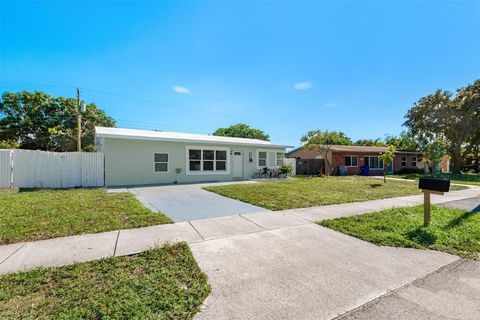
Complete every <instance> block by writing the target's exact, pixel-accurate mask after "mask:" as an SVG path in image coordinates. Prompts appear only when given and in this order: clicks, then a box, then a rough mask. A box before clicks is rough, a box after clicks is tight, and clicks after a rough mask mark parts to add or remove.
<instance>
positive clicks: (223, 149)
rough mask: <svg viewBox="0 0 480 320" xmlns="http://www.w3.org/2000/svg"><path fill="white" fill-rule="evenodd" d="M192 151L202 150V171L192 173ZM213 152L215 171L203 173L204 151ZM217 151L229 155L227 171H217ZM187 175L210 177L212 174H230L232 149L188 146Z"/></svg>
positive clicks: (186, 149) (186, 157)
mask: <svg viewBox="0 0 480 320" xmlns="http://www.w3.org/2000/svg"><path fill="white" fill-rule="evenodd" d="M190 150H200V151H201V156H200V160H199V161H200V168H201V169H200V171H190ZM204 150H212V151H214V154H215V155H214V158H213V159H214V160H213V170H212V171H203V151H204ZM216 151H225V152H226V154H227V159H226V160H225V171H217V170H216V167H217V163H216V161H217V160H216V158H217V154H216ZM185 173H186V174H187V175H210V174H230V148H225V147H208V146H186V147H185Z"/></svg>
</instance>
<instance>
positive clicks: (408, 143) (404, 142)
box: [385, 131, 420, 151]
mask: <svg viewBox="0 0 480 320" xmlns="http://www.w3.org/2000/svg"><path fill="white" fill-rule="evenodd" d="M385 143H386V144H387V145H393V146H395V148H396V149H397V150H410V151H416V150H419V148H420V147H419V145H418V142H417V139H416V138H415V136H414V135H413V134H411V133H410V132H407V131H402V132H401V133H400V135H399V136H398V137H397V136H394V135H388V134H387V135H386V136H385Z"/></svg>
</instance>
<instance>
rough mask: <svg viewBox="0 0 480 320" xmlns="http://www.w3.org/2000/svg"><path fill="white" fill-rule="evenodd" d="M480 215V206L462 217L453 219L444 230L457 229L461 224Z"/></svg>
mask: <svg viewBox="0 0 480 320" xmlns="http://www.w3.org/2000/svg"><path fill="white" fill-rule="evenodd" d="M479 213H480V205H479V206H477V207H476V208H474V209H473V210H472V211H465V212H464V213H463V214H462V215H460V216H458V217H455V218H453V219H452V220H450V222H449V223H448V224H447V225H446V226H445V227H444V228H443V229H444V230H448V229H452V228H455V227H456V226H458V225H459V224H461V223H463V222H464V221H466V220H468V219H470V217H473V216H474V215H476V214H479Z"/></svg>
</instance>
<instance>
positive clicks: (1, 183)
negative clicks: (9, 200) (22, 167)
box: [0, 150, 12, 188]
mask: <svg viewBox="0 0 480 320" xmlns="http://www.w3.org/2000/svg"><path fill="white" fill-rule="evenodd" d="M11 153H12V151H11V150H0V188H10V186H11V185H12V164H11V161H12V160H11V159H12V158H11Z"/></svg>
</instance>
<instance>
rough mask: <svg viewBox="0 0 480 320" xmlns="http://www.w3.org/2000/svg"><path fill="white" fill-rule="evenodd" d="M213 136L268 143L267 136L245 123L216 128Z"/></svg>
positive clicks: (268, 137)
mask: <svg viewBox="0 0 480 320" xmlns="http://www.w3.org/2000/svg"><path fill="white" fill-rule="evenodd" d="M213 135H214V136H224V137H237V138H247V139H259V140H265V141H270V136H269V135H268V134H266V133H265V132H263V131H262V130H259V129H254V128H251V127H250V126H249V125H247V124H245V123H239V124H234V125H232V126H230V127H228V128H218V129H217V130H216V131H215V132H214V133H213Z"/></svg>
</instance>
